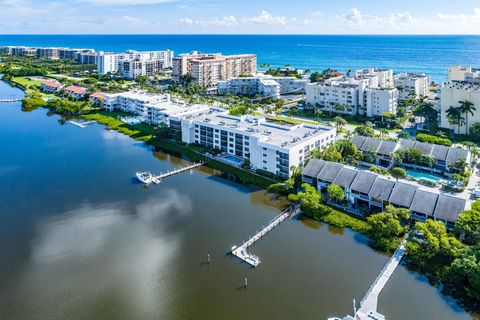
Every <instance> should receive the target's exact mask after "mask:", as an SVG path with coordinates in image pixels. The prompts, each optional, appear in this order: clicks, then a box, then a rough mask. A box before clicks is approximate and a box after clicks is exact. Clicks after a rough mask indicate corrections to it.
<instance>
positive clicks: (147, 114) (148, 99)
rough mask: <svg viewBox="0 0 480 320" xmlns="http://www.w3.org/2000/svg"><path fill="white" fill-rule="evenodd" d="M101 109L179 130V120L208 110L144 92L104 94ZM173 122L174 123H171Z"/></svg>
mask: <svg viewBox="0 0 480 320" xmlns="http://www.w3.org/2000/svg"><path fill="white" fill-rule="evenodd" d="M103 107H104V108H105V109H107V110H108V111H114V110H119V111H123V112H128V113H132V114H134V115H137V116H140V118H141V119H142V121H144V122H146V123H149V124H155V125H158V124H161V123H165V124H166V125H168V126H170V127H172V128H173V129H176V130H180V120H181V118H183V117H185V116H188V115H192V114H196V113H199V112H202V111H205V110H208V109H209V106H206V105H191V104H186V103H179V102H175V101H171V100H170V95H169V94H149V93H146V92H133V91H130V92H122V93H115V94H105V95H104V100H103ZM173 121H176V122H175V123H173Z"/></svg>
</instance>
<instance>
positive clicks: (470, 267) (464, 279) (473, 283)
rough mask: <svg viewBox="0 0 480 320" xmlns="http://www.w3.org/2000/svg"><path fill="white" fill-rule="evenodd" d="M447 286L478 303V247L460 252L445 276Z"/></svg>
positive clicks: (479, 272) (479, 270)
mask: <svg viewBox="0 0 480 320" xmlns="http://www.w3.org/2000/svg"><path fill="white" fill-rule="evenodd" d="M447 284H449V286H450V287H453V288H455V290H456V291H461V294H462V295H464V296H467V297H468V298H470V299H473V301H476V302H477V303H478V301H480V246H479V245H477V246H473V247H466V248H463V249H462V250H460V252H459V253H458V256H457V257H456V258H455V259H454V260H453V262H452V264H451V265H450V268H449V271H448V274H447Z"/></svg>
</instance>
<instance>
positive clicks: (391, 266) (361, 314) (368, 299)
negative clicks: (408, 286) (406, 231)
mask: <svg viewBox="0 0 480 320" xmlns="http://www.w3.org/2000/svg"><path fill="white" fill-rule="evenodd" d="M406 243H407V239H404V240H403V241H402V242H401V243H400V245H399V246H398V248H397V250H395V252H394V254H393V255H392V257H391V258H390V260H388V263H387V264H386V265H385V267H384V268H383V270H382V271H381V272H380V274H379V275H378V277H377V279H375V281H374V282H373V284H372V285H371V287H370V289H369V290H368V291H367V293H366V294H365V297H364V298H363V299H362V301H361V302H360V309H358V311H357V313H356V317H357V319H360V320H362V319H370V318H368V315H369V314H377V303H378V295H379V294H380V292H381V291H382V289H383V288H384V287H385V285H386V284H387V282H388V280H390V277H391V276H392V274H393V273H394V272H395V270H396V269H397V267H398V265H399V264H400V261H401V260H402V258H403V256H404V255H405V250H406V248H405V244H406Z"/></svg>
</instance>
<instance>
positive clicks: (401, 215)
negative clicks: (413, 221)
mask: <svg viewBox="0 0 480 320" xmlns="http://www.w3.org/2000/svg"><path fill="white" fill-rule="evenodd" d="M383 212H385V213H388V214H391V215H392V216H393V217H394V218H395V219H397V220H400V221H401V222H404V223H407V222H408V220H410V210H408V209H406V208H395V207H394V206H392V205H388V206H386V207H385V210H384V211H383Z"/></svg>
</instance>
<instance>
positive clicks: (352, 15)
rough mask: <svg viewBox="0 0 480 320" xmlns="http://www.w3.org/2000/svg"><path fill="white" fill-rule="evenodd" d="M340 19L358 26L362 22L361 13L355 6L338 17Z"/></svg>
mask: <svg viewBox="0 0 480 320" xmlns="http://www.w3.org/2000/svg"><path fill="white" fill-rule="evenodd" d="M340 19H341V20H342V21H343V22H345V23H348V24H351V25H356V26H358V25H363V24H364V21H363V16H362V13H361V12H360V10H358V9H357V8H352V9H350V11H348V12H347V13H345V14H343V15H342V16H341V17H340Z"/></svg>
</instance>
